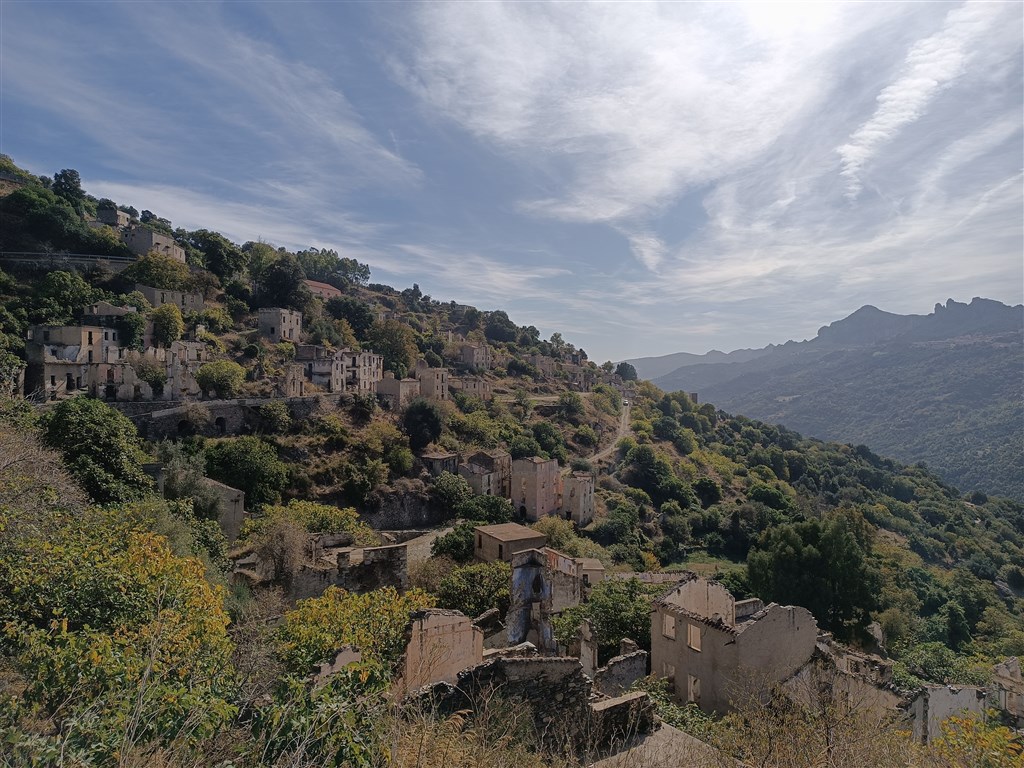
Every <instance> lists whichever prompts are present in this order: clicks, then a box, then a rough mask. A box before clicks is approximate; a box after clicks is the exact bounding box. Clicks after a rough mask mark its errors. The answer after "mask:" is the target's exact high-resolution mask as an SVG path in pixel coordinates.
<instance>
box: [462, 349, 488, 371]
mask: <svg viewBox="0 0 1024 768" xmlns="http://www.w3.org/2000/svg"><path fill="white" fill-rule="evenodd" d="M459 360H460V361H461V362H462V363H463V364H464V365H468V366H470V367H472V368H475V369H477V370H479V371H486V370H488V369H489V368H490V367H491V348H490V347H489V346H487V345H486V344H474V343H471V342H467V343H465V344H460V345H459Z"/></svg>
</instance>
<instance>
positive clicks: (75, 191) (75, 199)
mask: <svg viewBox="0 0 1024 768" xmlns="http://www.w3.org/2000/svg"><path fill="white" fill-rule="evenodd" d="M51 189H52V190H53V194H55V195H56V196H57V197H59V198H61V199H62V200H65V201H66V202H67V203H68V205H70V206H71V207H72V208H73V209H74V210H75V211H77V212H78V214H79V215H82V213H83V211H84V207H83V204H84V202H85V192H84V191H83V190H82V177H81V176H79V175H78V171H76V170H75V169H73V168H65V169H64V170H62V171H60V172H59V173H55V174H53V186H52V187H51Z"/></svg>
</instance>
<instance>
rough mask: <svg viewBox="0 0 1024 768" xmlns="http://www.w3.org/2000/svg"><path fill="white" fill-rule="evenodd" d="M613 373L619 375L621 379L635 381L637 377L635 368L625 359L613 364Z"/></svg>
mask: <svg viewBox="0 0 1024 768" xmlns="http://www.w3.org/2000/svg"><path fill="white" fill-rule="evenodd" d="M615 373H617V374H618V375H619V376H621V377H622V379H623V381H636V379H637V375H636V368H634V367H633V366H632V364H630V363H627V362H626V361H625V360H623V361H622V362H621V363H619V364H618V365H617V366H615Z"/></svg>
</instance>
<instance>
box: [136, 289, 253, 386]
mask: <svg viewBox="0 0 1024 768" xmlns="http://www.w3.org/2000/svg"><path fill="white" fill-rule="evenodd" d="M164 306H167V305H166V304H165V305H164ZM161 309H163V307H161ZM154 332H155V323H154ZM244 380H245V368H243V367H242V366H240V365H239V364H238V363H236V362H233V361H231V360H215V361H213V362H212V363H205V364H203V365H201V366H200V367H199V370H198V371H196V382H197V383H198V384H199V386H200V388H202V390H203V391H204V392H216V393H217V397H222V398H230V397H235V395H237V394H238V390H239V389H240V388H241V386H242V382H243V381H244Z"/></svg>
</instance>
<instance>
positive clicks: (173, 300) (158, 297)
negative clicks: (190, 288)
mask: <svg viewBox="0 0 1024 768" xmlns="http://www.w3.org/2000/svg"><path fill="white" fill-rule="evenodd" d="M135 290H136V291H138V292H139V293H141V294H142V295H143V296H145V297H146V301H148V302H149V303H150V304H151V305H152V306H153V309H156V308H157V307H162V306H163V305H164V304H174V305H175V306H176V307H177V308H178V309H180V310H181V311H182V313H185V312H202V311H203V309H204V308H205V306H206V303H205V302H204V301H203V294H201V293H188V292H187V291H168V290H165V289H163V288H154V287H153V286H151V285H142V284H141V283H138V284H136V285H135Z"/></svg>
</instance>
